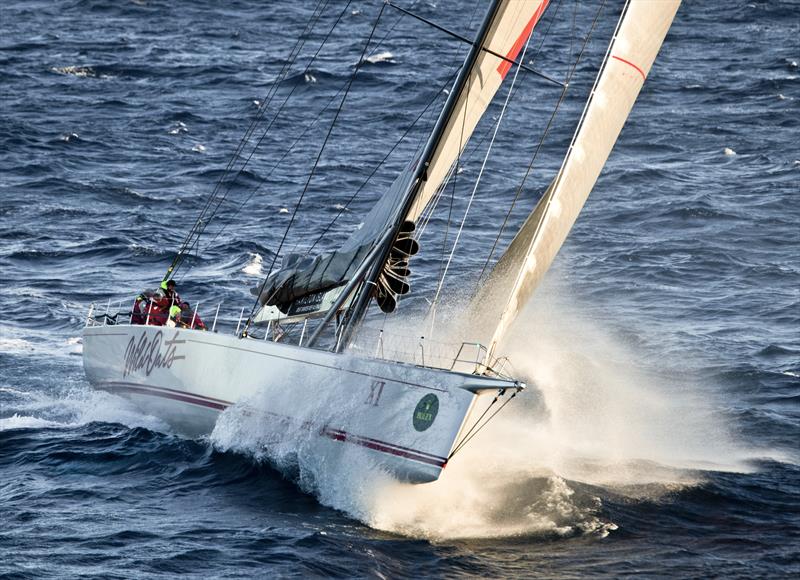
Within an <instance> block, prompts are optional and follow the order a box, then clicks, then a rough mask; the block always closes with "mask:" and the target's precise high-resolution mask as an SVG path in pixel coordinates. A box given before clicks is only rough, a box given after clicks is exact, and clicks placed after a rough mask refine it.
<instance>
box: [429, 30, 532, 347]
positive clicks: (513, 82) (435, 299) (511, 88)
mask: <svg viewBox="0 0 800 580" xmlns="http://www.w3.org/2000/svg"><path fill="white" fill-rule="evenodd" d="M532 37H533V34H531V36H529V37H528V40H527V41H526V42H525V46H524V48H523V49H522V57H521V58H520V60H524V59H525V53H526V52H527V50H528V46H529V45H530V41H531V38H532ZM519 71H520V67H517V68H516V70H515V71H514V78H513V79H511V86H509V88H508V93H507V94H506V100H505V102H504V103H503V108H502V109H501V110H500V116H499V117H498V119H497V123H496V124H495V127H494V134H493V135H492V139H491V141H489V146H488V148H487V149H486V154H485V155H484V157H483V163H482V164H481V169H480V171H479V172H478V178H477V179H476V180H475V186H474V187H473V188H472V193H471V194H470V196H469V202H467V208H466V209H465V210H464V219H463V220H461V225H460V226H459V228H458V232H457V233H456V239H455V241H454V242H453V248H452V249H451V250H450V257H449V258H448V259H447V264H446V265H445V268H444V272H443V273H442V277H441V279H440V280H439V286H438V288H437V289H436V294H435V295H434V297H433V303H432V304H431V307H430V308H429V310H428V314H429V315H430V316H431V334H433V320H434V318H435V316H436V310H435V309H436V303H437V302H438V300H439V295H440V294H441V292H442V287H443V286H444V280H445V278H446V277H447V272H448V271H449V269H450V263H451V262H452V261H453V256H454V255H455V253H456V247H457V246H458V242H459V240H460V239H461V233H462V232H463V231H464V224H465V223H466V221H467V216H468V215H469V210H470V209H471V208H472V202H473V200H474V199H475V194H476V193H477V191H478V186H479V185H480V183H481V179H482V178H483V172H484V170H485V169H486V163H487V162H488V161H489V156H490V155H491V153H492V148H493V147H494V142H495V140H496V139H497V133H498V131H499V130H500V125H501V124H502V121H503V117H504V116H505V114H506V109H507V108H508V103H509V101H510V100H511V94H512V92H513V91H514V86H515V85H516V83H517V78H518V77H519Z"/></svg>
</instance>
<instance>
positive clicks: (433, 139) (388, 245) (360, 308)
mask: <svg viewBox="0 0 800 580" xmlns="http://www.w3.org/2000/svg"><path fill="white" fill-rule="evenodd" d="M502 3H503V0H493V1H492V3H491V5H490V6H489V9H488V10H487V11H486V16H484V18H483V22H482V23H481V27H480V29H479V30H478V34H477V35H476V37H475V42H474V43H473V44H472V46H471V47H470V50H469V52H468V53H467V57H466V58H465V59H464V64H463V65H461V70H460V71H459V73H458V77H456V80H455V82H454V83H453V88H452V89H451V90H450V95H449V96H448V98H447V101H446V102H445V104H444V108H443V109H442V112H441V114H440V115H439V118H438V119H437V121H436V125H435V126H434V128H433V132H432V133H431V136H430V137H429V138H428V142H427V143H426V145H425V149H424V150H423V152H422V155H421V156H420V158H419V161H418V163H417V165H416V168H415V169H414V176H413V178H412V179H411V185H410V186H409V187H408V189H407V190H406V192H405V194H404V196H403V202H402V204H401V205H400V211H399V212H398V213H397V216H396V217H395V221H394V223H393V224H392V228H391V229H392V231H393V235H391V236H389V238H388V241H387V242H384V247H383V248H382V249H381V251H379V252H378V253H377V258H376V259H375V262H374V264H373V265H372V267H371V268H369V269H368V273H367V276H366V278H365V279H364V283H363V284H362V285H361V288H360V289H359V290H358V293H357V294H356V298H355V301H354V302H353V305H352V306H351V307H350V308H349V309H348V313H347V319H346V322H345V328H344V330H343V331H342V337H341V339H340V340H339V341H337V348H340V347H341V346H343V345H346V344H347V343H348V342H349V340H350V338H351V337H352V335H353V332H354V331H355V329H356V328H357V327H358V325H359V324H360V323H361V320H362V319H363V318H364V315H365V314H366V312H367V307H368V306H369V300H370V298H372V292H373V290H374V288H375V287H376V286H377V281H378V277H379V276H380V275H381V272H382V270H383V266H384V264H385V263H386V261H387V260H388V259H389V252H390V251H391V249H392V246H393V245H394V243H395V240H396V239H397V235H398V234H399V233H400V228H401V226H402V225H403V222H404V221H405V219H406V216H407V215H408V212H409V211H411V207H412V206H413V204H414V201H415V200H416V198H417V196H418V194H419V190H420V187H422V183H423V181H424V180H425V178H424V176H425V173H426V172H427V170H428V167H429V165H430V162H431V157H432V156H433V153H434V152H435V151H436V147H437V146H438V145H439V142H440V141H441V139H442V134H443V133H444V130H445V128H446V127H447V123H448V121H449V120H450V117H451V116H452V115H453V113H454V112H455V108H456V103H457V102H458V99H459V97H460V96H461V93H462V92H463V90H464V87H466V86H467V84H468V83H469V79H470V75H471V73H472V67H473V66H474V65H475V62H476V61H477V60H478V56H479V55H480V54H481V51H482V50H483V44H484V42H485V40H486V35H487V34H488V32H489V29H490V28H491V25H492V22H493V21H494V18H495V15H496V14H497V11H498V8H499V7H500V5H501V4H502Z"/></svg>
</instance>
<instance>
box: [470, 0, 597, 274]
mask: <svg viewBox="0 0 800 580" xmlns="http://www.w3.org/2000/svg"><path fill="white" fill-rule="evenodd" d="M605 4H606V0H603V2H602V3H601V4H600V8H598V9H597V14H596V15H595V17H594V20H593V21H592V25H591V27H590V29H589V33H588V34H587V35H586V38H585V39H584V42H583V46H582V47H581V50H580V52H579V53H578V56H577V58H576V59H575V62H574V64H573V65H572V68H571V69H570V70H569V71H568V72H567V79H566V83H565V86H564V89H563V90H562V91H561V95H559V98H558V101H557V102H556V106H555V108H554V109H553V112H552V113H551V115H550V118H549V119H548V120H547V124H546V125H545V128H544V132H543V133H542V137H541V139H540V140H539V143H538V144H537V145H536V149H535V150H534V152H533V156H532V157H531V160H530V163H528V167H527V169H526V170H525V174H524V175H523V177H522V181H521V182H520V184H519V186H518V187H517V190H516V192H515V194H514V199H513V200H512V202H511V207H509V209H508V212H507V213H506V216H505V219H504V220H503V224H502V225H501V226H500V231H499V232H498V234H497V237H496V238H495V240H494V244H492V249H491V250H490V251H489V256H488V257H487V258H486V262H484V264H483V268H482V269H481V273H480V275H479V276H478V283H480V280H482V279H483V276H484V274H485V273H486V269H487V268H488V267H489V262H490V261H491V259H492V257H493V256H494V251H495V250H496V249H497V245H498V243H499V242H500V238H501V237H502V235H503V231H505V227H506V225H507V224H508V220H509V218H510V217H511V212H512V211H513V210H514V207H515V206H516V203H517V201H519V197H520V195H522V188H523V187H524V185H525V182H526V181H527V179H528V176H529V175H530V173H531V170H532V169H533V164H534V163H535V161H536V158H537V157H538V155H539V152H540V151H541V149H542V146H543V145H544V141H545V139H546V138H547V135H548V134H549V132H550V128H551V127H552V125H553V121H554V120H555V117H556V114H557V113H558V110H559V108H560V107H561V104H562V103H563V102H564V98H565V97H566V95H567V89H568V88H569V83H570V81H571V80H572V77H573V75H574V74H575V71H576V70H577V68H578V64H579V63H580V61H581V58H582V57H583V53H584V52H585V50H586V47H587V46H588V44H589V40H590V39H591V38H592V33H593V32H594V29H595V27H596V25H597V22H598V20H599V18H600V13H601V12H602V11H603V8H604V7H605Z"/></svg>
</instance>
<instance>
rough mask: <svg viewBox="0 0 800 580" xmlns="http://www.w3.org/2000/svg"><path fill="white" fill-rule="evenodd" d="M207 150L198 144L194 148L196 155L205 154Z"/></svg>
mask: <svg viewBox="0 0 800 580" xmlns="http://www.w3.org/2000/svg"><path fill="white" fill-rule="evenodd" d="M205 150H206V148H205V146H204V145H201V144H200V143H197V144H196V145H195V146H194V147H192V151H194V152H195V153H204V152H205Z"/></svg>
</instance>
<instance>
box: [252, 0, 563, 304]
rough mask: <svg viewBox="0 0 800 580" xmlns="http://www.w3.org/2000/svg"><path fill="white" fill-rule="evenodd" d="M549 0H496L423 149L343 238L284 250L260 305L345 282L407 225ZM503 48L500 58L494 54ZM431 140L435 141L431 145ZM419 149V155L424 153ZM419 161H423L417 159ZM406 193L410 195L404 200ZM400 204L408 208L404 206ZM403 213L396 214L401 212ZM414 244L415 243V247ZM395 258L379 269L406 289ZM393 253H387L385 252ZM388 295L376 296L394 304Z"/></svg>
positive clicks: (403, 267) (403, 268)
mask: <svg viewBox="0 0 800 580" xmlns="http://www.w3.org/2000/svg"><path fill="white" fill-rule="evenodd" d="M548 1H549V0H496V1H495V2H494V3H493V6H492V8H491V9H490V13H489V14H488V15H487V19H486V20H485V21H484V25H483V27H482V30H481V34H479V37H478V38H477V39H476V43H477V44H478V46H481V47H483V48H484V50H481V51H477V52H476V56H475V57H474V58H473V59H472V60H471V61H470V59H469V58H468V60H467V65H468V66H469V73H468V74H466V75H462V78H461V79H460V82H459V81H456V86H454V91H453V94H452V95H451V96H450V98H449V99H448V102H447V103H446V105H445V108H444V110H443V111H442V117H440V119H439V122H438V123H437V127H439V126H441V127H442V128H441V129H440V130H439V131H438V132H436V133H435V135H434V136H432V139H433V138H434V137H435V142H434V143H431V142H430V141H429V146H428V147H426V148H425V152H424V153H423V155H422V156H421V157H419V158H417V159H415V160H413V161H412V162H411V163H410V164H409V166H408V167H407V168H406V170H404V171H403V172H401V174H400V175H399V176H398V177H397V179H396V180H395V182H394V183H393V184H392V185H391V186H390V188H389V190H388V191H386V193H385V194H384V195H383V197H382V198H381V199H380V200H379V201H378V203H377V204H376V205H375V206H374V207H373V208H372V211H370V213H369V214H368V215H367V216H366V218H365V220H364V223H363V225H362V226H361V228H360V229H359V230H357V231H356V232H354V233H353V234H352V235H351V236H350V237H349V238H348V239H347V240H345V242H344V243H343V244H342V246H341V247H340V248H339V249H338V250H336V251H334V252H328V253H324V254H321V255H318V256H315V257H309V256H304V255H301V254H290V255H288V256H286V258H285V259H284V261H283V263H282V265H281V269H280V270H279V271H277V272H276V273H275V274H273V275H272V276H271V277H270V278H269V279H268V280H267V283H266V284H265V285H264V288H263V289H262V291H261V293H260V297H259V298H260V301H261V303H262V305H276V306H278V307H279V308H280V309H281V310H283V311H286V310H287V309H288V308H289V307H290V306H291V304H292V303H293V302H294V301H296V300H298V299H301V298H303V297H305V296H308V295H310V294H316V293H320V292H326V291H329V290H331V289H333V288H336V287H338V286H341V285H343V284H345V283H346V282H347V281H348V280H349V279H350V277H351V276H352V275H353V273H354V271H355V270H356V269H357V268H358V266H359V265H360V263H361V261H362V260H363V259H364V257H365V256H366V255H367V254H368V253H369V252H370V250H371V248H372V247H373V245H374V244H375V242H376V240H378V239H379V238H380V237H381V235H382V234H383V233H384V232H386V231H388V229H390V228H397V231H398V234H399V238H403V237H404V232H405V233H406V234H407V233H408V232H409V231H413V224H414V222H416V220H417V218H418V217H419V216H420V214H421V213H422V212H423V210H424V209H425V207H426V206H427V205H428V203H429V202H430V201H431V199H432V198H433V197H434V195H435V193H436V191H437V190H438V189H439V187H441V185H442V182H443V181H444V180H445V178H446V176H447V173H448V172H449V170H450V168H451V167H452V166H453V164H454V163H455V161H456V159H457V157H458V156H459V154H460V153H461V152H462V151H463V149H464V147H465V146H466V144H467V142H468V140H469V138H470V136H471V135H472V132H473V131H474V129H475V127H476V126H477V124H478V122H479V120H480V118H481V116H482V115H483V114H484V112H485V111H486V108H487V107H488V106H489V103H490V102H491V100H492V98H493V97H494V95H495V93H496V92H497V90H498V89H499V88H500V85H501V84H502V82H503V79H504V78H505V77H506V75H507V74H508V72H509V70H510V68H511V67H512V66H513V65H512V63H511V62H510V61H514V60H516V58H517V56H518V55H519V53H520V51H521V49H522V47H523V46H524V45H525V42H526V41H527V40H528V37H529V36H530V34H531V32H532V31H533V28H534V27H535V26H536V23H537V22H538V21H539V18H540V17H541V15H542V13H543V12H544V10H545V8H546V7H547V3H548ZM492 53H496V54H499V55H505V58H506V59H503V58H500V57H498V56H496V54H492ZM430 145H433V146H432V147H431V146H430ZM423 157H424V158H423ZM420 164H422V167H420ZM409 198H411V199H412V200H413V202H412V203H411V204H410V208H409V206H408V204H406V200H408V199H409ZM404 208H409V209H407V210H406V211H405V213H404ZM403 213H404V215H401V214H403ZM413 249H416V248H413ZM408 257H409V256H406V259H398V258H397V255H396V253H395V258H394V262H393V263H392V266H391V268H390V271H388V272H384V279H385V280H387V288H389V289H391V290H392V291H395V290H398V289H399V290H401V293H402V291H407V284H406V283H405V282H404V280H403V279H402V278H404V277H405V276H400V275H398V273H399V274H406V275H407V273H408V267H407V266H408V260H407V258H408ZM391 259H392V258H391V257H390V260H391ZM393 302H394V301H393V299H386V297H384V302H382V303H381V307H382V308H384V309H391V308H392V307H393Z"/></svg>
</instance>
